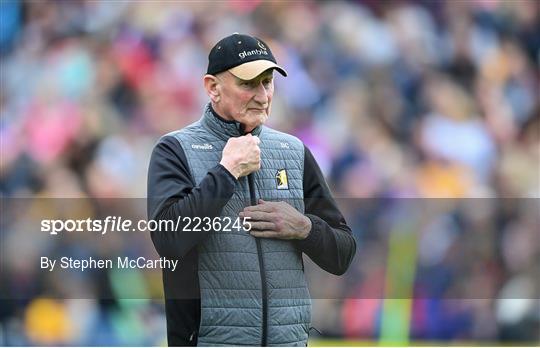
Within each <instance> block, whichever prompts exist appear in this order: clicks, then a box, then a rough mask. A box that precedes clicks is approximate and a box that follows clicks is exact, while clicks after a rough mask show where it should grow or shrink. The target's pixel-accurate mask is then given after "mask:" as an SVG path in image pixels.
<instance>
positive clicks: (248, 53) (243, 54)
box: [238, 49, 268, 59]
mask: <svg viewBox="0 0 540 348" xmlns="http://www.w3.org/2000/svg"><path fill="white" fill-rule="evenodd" d="M263 54H264V55H266V56H267V55H268V52H267V51H266V49H264V50H260V49H254V50H251V51H242V52H240V53H238V57H240V59H244V58H246V57H249V56H253V55H257V56H260V55H263Z"/></svg>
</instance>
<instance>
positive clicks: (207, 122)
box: [201, 103, 262, 140]
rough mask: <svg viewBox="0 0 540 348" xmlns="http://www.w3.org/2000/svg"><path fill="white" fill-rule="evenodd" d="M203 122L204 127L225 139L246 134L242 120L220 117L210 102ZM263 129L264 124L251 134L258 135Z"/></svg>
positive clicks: (205, 110)
mask: <svg viewBox="0 0 540 348" xmlns="http://www.w3.org/2000/svg"><path fill="white" fill-rule="evenodd" d="M201 123H202V125H203V127H205V128H206V129H208V130H209V131H211V132H212V133H214V134H216V135H217V136H218V137H220V138H222V139H224V140H228V139H229V138H232V137H239V136H242V135H244V134H245V132H244V128H243V126H242V124H241V123H240V122H236V121H227V120H224V119H223V118H221V117H219V116H218V115H217V114H215V112H214V111H213V110H212V107H211V106H210V103H208V104H206V106H205V108H204V112H203V116H202V119H201ZM261 129H262V126H257V127H256V128H255V129H254V130H252V131H251V134H252V135H256V136H258V135H259V134H260V133H261Z"/></svg>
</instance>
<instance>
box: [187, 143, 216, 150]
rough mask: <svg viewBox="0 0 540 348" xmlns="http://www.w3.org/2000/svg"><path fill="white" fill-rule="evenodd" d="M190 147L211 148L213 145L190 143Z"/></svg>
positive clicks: (197, 148) (196, 148)
mask: <svg viewBox="0 0 540 348" xmlns="http://www.w3.org/2000/svg"><path fill="white" fill-rule="evenodd" d="M191 148H192V149H195V150H212V149H213V148H214V147H213V146H212V145H210V144H208V143H205V144H191Z"/></svg>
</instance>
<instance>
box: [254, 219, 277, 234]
mask: <svg viewBox="0 0 540 348" xmlns="http://www.w3.org/2000/svg"><path fill="white" fill-rule="evenodd" d="M249 223H250V224H251V231H253V230H256V231H275V232H277V231H276V224H275V223H273V222H269V221H250V222H249Z"/></svg>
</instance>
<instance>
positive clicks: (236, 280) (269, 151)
mask: <svg viewBox="0 0 540 348" xmlns="http://www.w3.org/2000/svg"><path fill="white" fill-rule="evenodd" d="M252 134H254V135H258V136H259V138H260V140H261V143H260V149H261V161H262V162H261V169H260V170H259V171H257V172H255V173H254V179H255V180H254V183H255V187H254V188H255V195H256V197H257V199H259V198H262V199H264V200H266V201H286V202H288V203H289V204H291V205H292V206H294V207H295V208H296V209H297V210H299V211H300V212H302V213H303V212H304V203H303V196H304V194H303V165H304V147H303V144H302V142H301V141H300V140H298V139H297V138H295V137H293V136H291V135H288V134H285V133H281V132H278V131H275V130H273V129H270V128H268V127H264V126H263V127H258V128H257V129H255V130H254V131H253V132H252ZM170 135H173V136H175V137H176V138H177V139H178V140H179V142H180V144H181V146H182V148H183V150H184V152H185V154H186V157H187V160H188V163H189V166H190V170H191V175H192V176H193V178H194V179H195V182H196V183H199V182H200V181H201V180H202V179H203V177H204V176H205V175H206V174H207V172H208V170H209V169H210V168H212V167H214V166H216V165H217V164H218V163H219V162H220V160H221V154H222V151H223V148H224V146H225V144H226V142H227V139H228V138H230V137H231V136H240V135H242V132H241V131H240V129H239V125H238V124H237V123H234V122H230V123H229V122H224V121H223V120H219V119H217V118H216V117H215V116H214V115H213V114H212V112H211V110H210V109H209V106H208V105H207V107H206V108H205V112H204V114H203V117H202V118H201V120H199V121H198V122H196V123H194V124H192V125H190V126H188V127H186V128H184V129H182V130H180V131H177V132H173V133H171V134H170ZM248 205H250V192H249V185H248V179H247V177H242V178H240V179H239V180H238V182H237V183H236V189H235V192H234V195H233V197H232V199H231V200H229V202H228V203H227V204H226V205H225V207H224V208H223V210H222V212H221V217H222V218H224V217H229V218H230V219H231V220H232V221H234V220H235V219H236V218H237V217H238V213H239V212H240V211H242V210H243V209H244V207H246V206H248ZM260 243H261V250H262V258H263V264H264V272H263V274H264V275H265V279H264V282H265V285H266V290H267V301H268V302H267V303H268V313H267V344H268V345H270V346H280V345H281V346H305V345H306V344H307V338H308V330H309V327H310V322H311V300H310V295H309V291H308V288H307V283H306V280H305V276H304V271H303V263H302V255H301V253H300V252H298V250H296V248H295V247H294V244H293V242H291V241H286V240H279V239H268V238H261V239H260ZM198 252H199V265H198V266H199V268H198V270H199V286H200V292H201V322H200V329H199V335H198V336H199V339H198V344H199V345H201V346H211V345H251V346H258V345H261V342H262V341H261V339H262V324H263V301H262V286H263V280H262V279H261V271H260V266H259V256H258V252H257V247H256V242H255V238H254V237H252V236H251V235H250V234H249V233H247V232H245V231H243V230H240V231H238V230H237V229H234V228H230V230H225V229H221V230H213V231H210V234H209V235H208V238H206V239H205V241H204V242H203V243H201V244H200V245H199V246H198Z"/></svg>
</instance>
